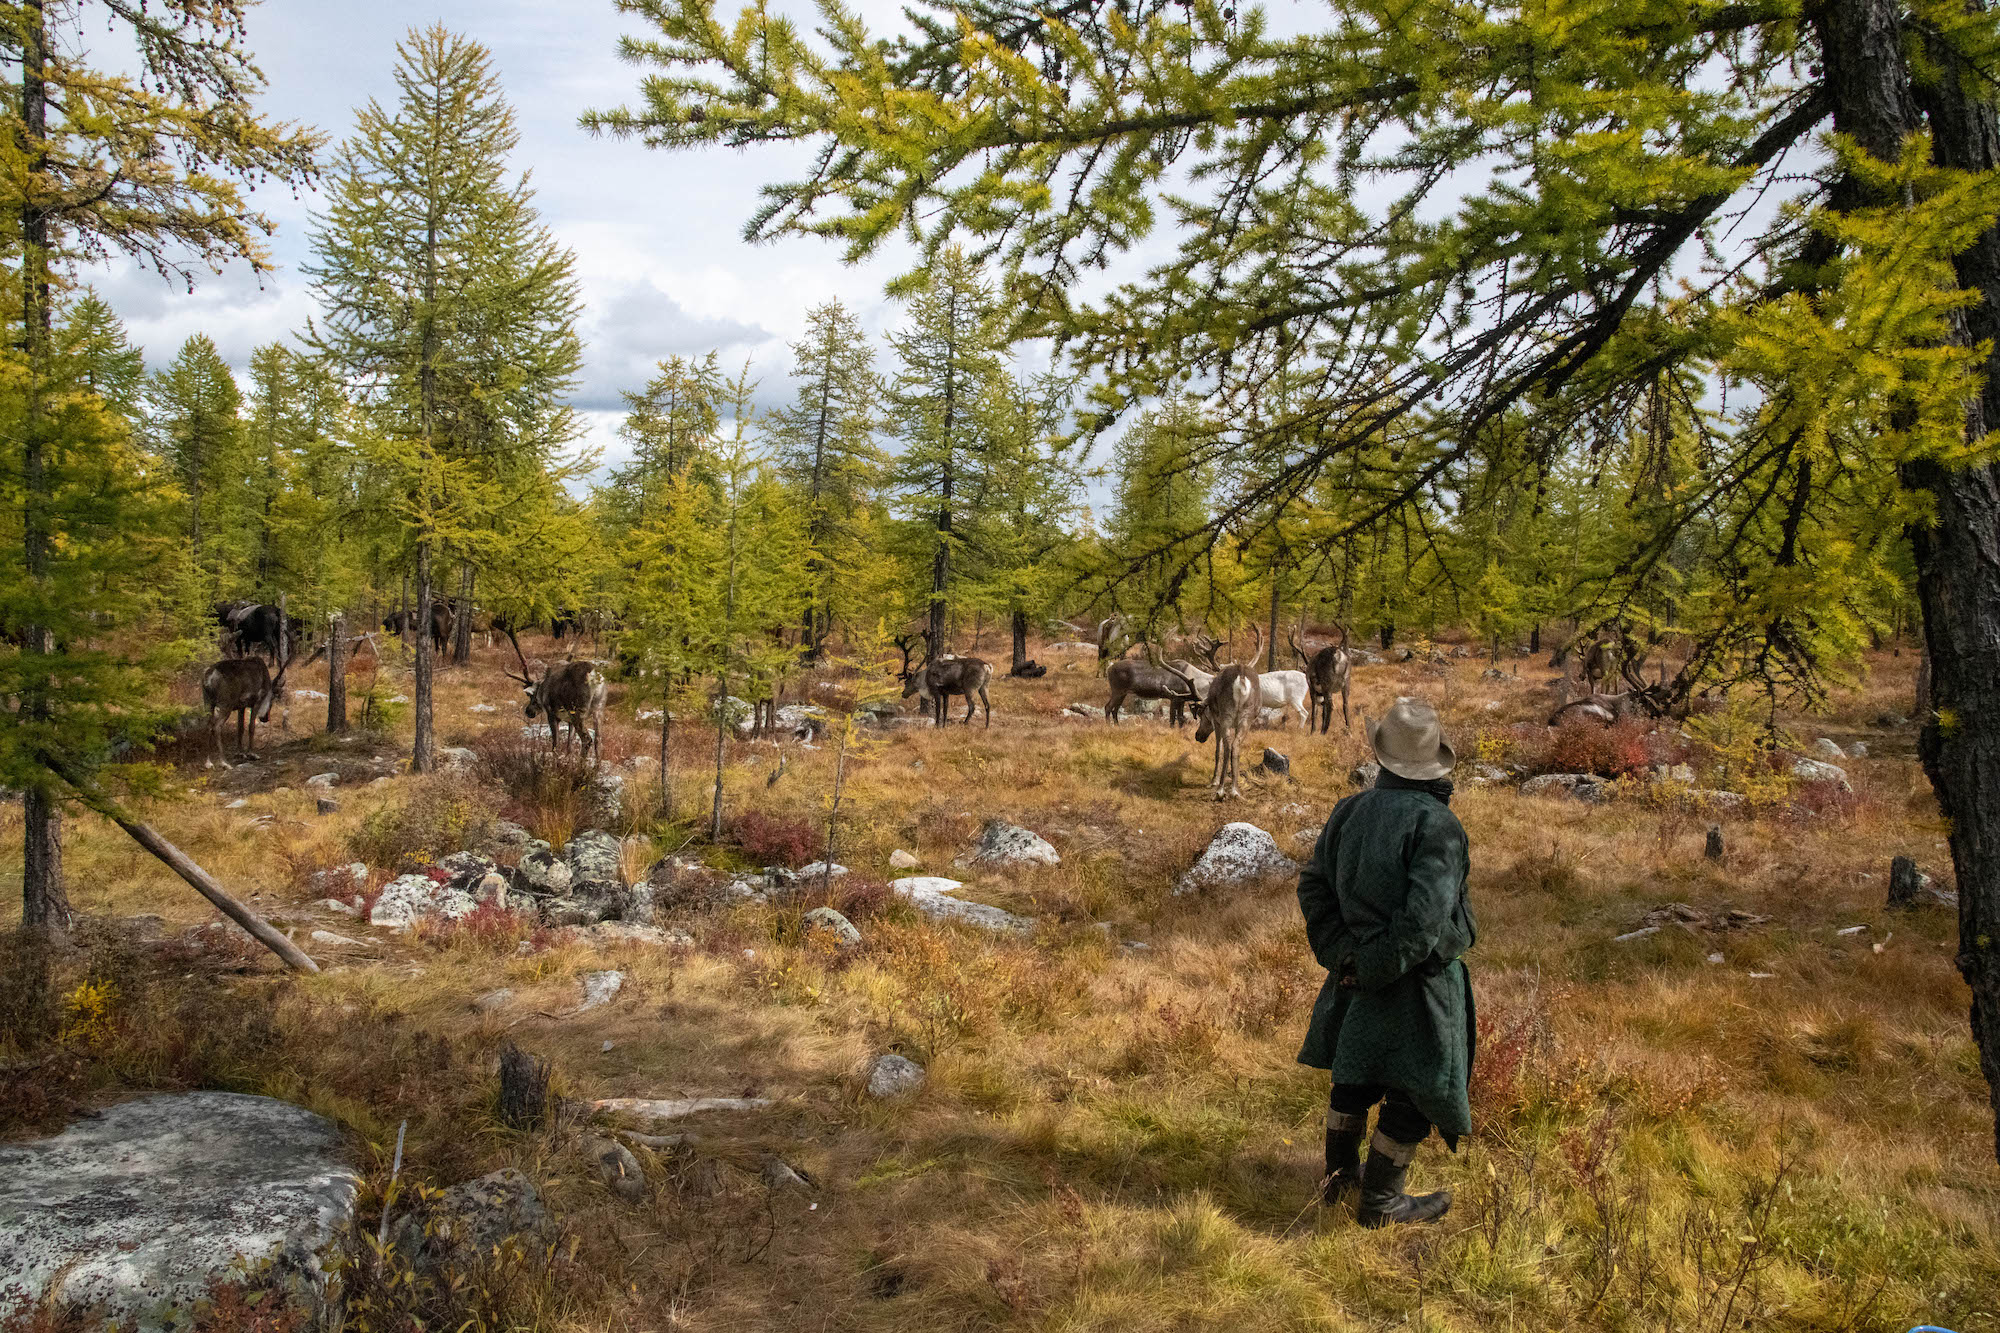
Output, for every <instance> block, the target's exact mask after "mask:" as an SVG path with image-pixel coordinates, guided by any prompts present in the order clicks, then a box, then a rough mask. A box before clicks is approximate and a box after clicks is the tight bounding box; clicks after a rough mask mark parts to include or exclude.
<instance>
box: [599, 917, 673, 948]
mask: <svg viewBox="0 0 2000 1333" xmlns="http://www.w3.org/2000/svg"><path fill="white" fill-rule="evenodd" d="M576 935H577V938H578V939H583V940H589V941H590V942H591V943H592V944H596V945H600V946H607V947H608V946H610V945H614V944H643V945H648V946H651V947H654V948H662V949H665V948H676V949H688V948H692V947H694V936H692V935H690V934H688V933H687V932H686V931H685V930H681V929H679V928H677V927H673V926H668V927H664V928H662V927H660V926H645V925H635V924H633V923H631V922H627V921H600V922H598V923H596V924H595V925H589V926H579V927H578V928H577V931H576Z"/></svg>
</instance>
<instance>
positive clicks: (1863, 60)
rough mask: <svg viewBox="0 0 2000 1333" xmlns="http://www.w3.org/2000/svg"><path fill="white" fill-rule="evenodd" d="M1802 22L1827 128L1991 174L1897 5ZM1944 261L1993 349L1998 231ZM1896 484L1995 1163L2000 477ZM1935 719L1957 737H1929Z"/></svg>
mask: <svg viewBox="0 0 2000 1333" xmlns="http://www.w3.org/2000/svg"><path fill="white" fill-rule="evenodd" d="M1812 21H1813V23H1814V24H1815V26H1816V27H1817V29H1818V32H1819V37H1820V50H1821V58H1822V60H1823V61H1824V64H1825V69H1826V74H1825V81H1826V88H1827V91H1828V94H1829V96H1830V98H1831V100H1832V104H1833V113H1834V128H1835V129H1836V130H1838V131H1840V132H1841V133H1842V134H1845V135H1848V136H1849V137H1851V138H1852V139H1853V141H1854V142H1855V144H1856V145H1857V146H1858V147H1859V148H1860V149H1861V150H1862V151H1864V152H1866V153H1868V154H1870V155H1871V156H1873V157H1876V158H1879V159H1881V160H1884V161H1894V160H1895V159H1896V157H1897V156H1898V154H1899V152H1900V150H1901V148H1902V145H1903V144H1904V143H1905V142H1906V141H1907V139H1908V138H1909V136H1910V135H1911V134H1913V133H1916V132H1918V131H1919V130H1922V129H1924V128H1925V124H1924V119H1925V114H1926V113H1927V116H1928V121H1929V125H1928V128H1929V131H1930V134H1931V148H1932V154H1933V156H1934V158H1935V159H1936V161H1937V162H1938V163H1939V164H1940V165H1942V166H1946V167H1954V168H1958V169H1960V170H1964V171H1968V172H1976V173H1984V172H1990V171H1991V170H1993V169H1994V167H1995V166H1996V165H2000V123H1996V120H1995V116H1994V111H1993V108H1992V107H1991V106H1990V105H1988V104H1987V103H1985V102H1983V101H1979V100H1977V99H1975V98H1974V97H1973V96H1971V95H1969V94H1968V92H1967V89H1969V88H1974V87H1983V85H1980V84H1978V83H1976V82H1975V81H1973V80H1970V79H1968V78H1967V71H1965V70H1963V69H1960V68H1958V66H1957V64H1956V62H1955V60H1954V59H1953V58H1952V57H1951V56H1950V55H1949V54H1948V53H1947V52H1944V51H1943V50H1941V49H1939V47H1938V46H1937V45H1936V44H1932V47H1931V50H1930V51H1929V52H1928V54H1929V55H1930V57H1931V59H1932V60H1933V61H1935V62H1936V65H1937V68H1936V71H1935V73H1934V74H1933V76H1932V77H1933V78H1934V79H1935V82H1934V83H1932V84H1929V85H1927V86H1921V87H1919V86H1916V85H1914V84H1913V83H1912V80H1911V74H1910V69H1909V65H1908V61H1907V59H1906V57H1905V48H1904V41H1905V38H1906V35H1907V34H1906V33H1905V32H1904V30H1903V26H1902V22H1901V13H1900V10H1899V9H1898V7H1897V6H1896V4H1895V3H1893V0H1832V3H1830V4H1828V5H1827V6H1826V7H1825V8H1824V9H1822V10H1819V11H1816V12H1815V13H1814V15H1813V19H1812ZM1919 103H1921V105H1919ZM1843 196H1845V197H1844V198H1843ZM1868 202H1872V201H1870V200H1868V199H1866V198H1865V197H1864V196H1863V192H1862V191H1861V189H1859V188H1858V187H1856V186H1852V185H1848V184H1847V183H1843V188H1841V189H1839V190H1837V191H1836V194H1835V198H1834V207H1847V206H1852V205H1853V204H1854V203H1862V204H1865V203H1868ZM1954 263H1955V266H1956V268H1957V272H1958V281H1959V285H1960V286H1961V287H1963V288H1964V289H1966V290H1967V291H1969V292H1972V293H1975V294H1976V295H1977V296H1979V297H1980V298H1981V299H1980V300H1977V301H1975V302H1974V303H1973V304H1972V305H1970V306H1969V307H1967V308H1966V309H1964V310H1962V311H1960V312H1957V313H1956V314H1955V316H1954V340H1955V341H1957V342H1959V343H1960V345H1962V346H1977V345H1978V344H1979V343H1980V341H1981V340H1988V345H1989V346H1994V345H1995V343H1994V342H1992V341H1991V340H1994V339H1995V338H1996V335H2000V232H1995V231H1993V230H1989V231H1988V232H1987V233H1986V234H1984V235H1983V236H1981V237H1980V238H1979V239H1978V240H1977V241H1975V242H1974V243H1973V245H1972V246H1971V247H1970V248H1969V249H1967V250H1966V251H1965V252H1964V253H1962V254H1960V255H1959V256H1957V258H1956V260H1955V261H1954ZM1996 369H2000V367H1996V366H1995V364H1994V361H1993V359H1992V358H1991V356H1990V355H1989V360H1988V364H1987V375H1986V382H1985V384H1984V385H1983V386H1982V389H1981V392H1980V394H1979V396H1978V397H1976V398H1974V399H1972V400H1970V401H1969V402H1968V403H1967V405H1966V423H1965V431H1966V436H1967V438H1969V439H1978V438H1981V437H1982V436H1984V435H1985V433H1986V432H1987V431H1988V430H1989V429H1991V427H1992V425H1993V424H1994V423H1996V422H2000V374H1997V373H1996ZM1902 479H1903V483H1904V485H1906V486H1907V487H1909V488H1910V489H1911V490H1913V491H1924V492H1929V494H1930V496H1931V499H1932V502H1933V505H1934V510H1933V513H1934V515H1935V520H1936V521H1935V523H1934V524H1932V525H1930V526H1924V527H1918V528H1915V529H1913V530H1912V531H1911V533H1910V538H1911V547H1912V551H1913V553H1914V555H1915V557H1916V567H1917V595H1918V600H1919V602H1920V603H1921V606H1922V609H1923V616H1924V640H1925V646H1926V648H1927V650H1928V652H1929V655H1930V661H1931V690H1932V695H1933V704H1934V706H1935V710H1936V711H1935V712H1934V713H1932V714H1929V715H1927V716H1926V718H1925V719H1924V722H1923V731H1922V734H1921V736H1920V738H1919V741H1918V753H1919V755H1920V757H1921V758H1922V760H1923V765H1924V771H1925V773H1926V774H1927V775H1928V776H1929V778H1930V780H1931V787H1932V789H1933V790H1934V791H1935V792H1936V793H1937V798H1938V804H1939V805H1940V806H1942V807H1943V810H1944V813H1945V816H1946V817H1947V818H1948V819H1949V820H1950V821H1951V835H1950V837H1951V856H1952V864H1953V867H1954V869H1955V870H1956V871H1957V875H1958V887H1959V897H1958V929H1959V951H1958V960H1957V961H1958V969H1959V972H1960V973H1961V974H1962V975H1963V976H1964V977H1965V980H1966V984H1967V985H1968V986H1970V987H1971V990H1972V1010H1971V1025H1972V1037H1973V1041H1974V1042H1975V1044H1976V1045H1977V1046H1978V1048H1979V1066H1980V1071H1981V1072H1982V1073H1983V1074H1984V1075H1985V1076H1986V1083H1987V1090H1988V1100H1989V1102H1990V1103H1991V1104H1992V1106H1993V1107H1994V1109H1995V1112H1996V1125H1995V1138H1994V1148H1995V1152H1996V1154H2000V474H1996V472H1995V471H1994V469H1993V468H1991V467H1972V468H1957V469H1954V468H1947V467H1945V466H1942V465H1940V464H1939V463H1937V462H1935V461H1932V460H1918V461H1914V462H1911V463H1906V464H1904V465H1903V467H1902ZM1941 716H1949V717H1952V718H1954V719H1956V725H1954V726H1951V727H1949V728H1947V727H1944V726H1941V725H1939V723H1938V720H1937V719H1938V718H1939V717H1941Z"/></svg>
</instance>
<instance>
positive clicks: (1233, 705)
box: [1167, 626, 1264, 801]
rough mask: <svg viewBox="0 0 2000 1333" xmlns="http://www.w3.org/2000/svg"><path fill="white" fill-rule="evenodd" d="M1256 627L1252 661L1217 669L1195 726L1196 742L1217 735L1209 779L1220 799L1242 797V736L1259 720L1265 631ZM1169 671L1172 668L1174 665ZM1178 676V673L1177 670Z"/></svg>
mask: <svg viewBox="0 0 2000 1333" xmlns="http://www.w3.org/2000/svg"><path fill="white" fill-rule="evenodd" d="M1253 628H1255V629H1256V630H1257V648H1256V651H1255V652H1252V653H1251V654H1250V661H1249V662H1231V663H1230V664H1229V665H1227V666H1225V667H1223V668H1222V670H1220V671H1218V672H1216V674H1215V679H1214V680H1212V681H1210V682H1209V684H1208V693H1207V695H1206V697H1205V698H1203V700H1202V704H1201V726H1200V727H1198V728H1196V729H1195V733H1194V738H1195V740H1196V742H1201V741H1205V740H1207V739H1208V738H1209V737H1210V736H1211V735H1213V736H1214V737H1215V772H1214V776H1213V777H1211V778H1210V780H1209V784H1208V785H1209V788H1210V790H1212V791H1213V792H1214V793H1215V799H1216V800H1218V801H1220V800H1223V799H1225V798H1227V797H1230V796H1241V795H1242V794H1243V789H1242V788H1241V787H1240V786H1239V785H1238V781H1237V779H1238V776H1239V772H1240V765H1239V763H1238V758H1239V756H1240V754H1241V752H1242V749H1243V738H1244V737H1245V736H1247V735H1249V734H1250V724H1251V723H1252V722H1254V721H1256V720H1257V711H1258V708H1259V707H1260V704H1261V696H1262V693H1263V690H1262V685H1261V682H1259V680H1258V678H1257V668H1256V666H1255V665H1253V664H1254V663H1255V662H1256V661H1257V659H1258V658H1259V657H1261V656H1262V655H1263V653H1264V630H1263V627H1262V626H1254V627H1253ZM1167 670H1169V671H1173V668H1172V667H1168V668H1167ZM1175 674H1176V675H1179V674H1180V673H1179V672H1175ZM1181 679H1182V680H1184V681H1187V685H1188V689H1189V690H1190V691H1192V690H1193V689H1194V682H1193V681H1191V680H1188V679H1187V677H1186V676H1181Z"/></svg>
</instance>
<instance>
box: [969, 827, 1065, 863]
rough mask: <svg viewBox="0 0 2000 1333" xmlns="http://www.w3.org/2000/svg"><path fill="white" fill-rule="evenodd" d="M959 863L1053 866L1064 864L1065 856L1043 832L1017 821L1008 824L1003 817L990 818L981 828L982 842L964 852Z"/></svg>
mask: <svg viewBox="0 0 2000 1333" xmlns="http://www.w3.org/2000/svg"><path fill="white" fill-rule="evenodd" d="M958 864H960V865H976V866H1027V865H1037V866H1053V865H1061V864H1062V857H1061V856H1059V855H1057V853H1056V849H1055V848H1054V847H1051V846H1050V845H1049V844H1048V843H1047V842H1046V841H1045V840H1044V839H1043V838H1042V836H1041V835H1040V834H1038V833H1032V832H1030V831H1029V830H1027V829H1024V828H1022V827H1020V826H1019V825H1017V824H1009V823H1008V822H1007V821H1006V820H1004V819H989V820H987V821H986V827H985V828H983V829H981V830H980V831H979V842H978V844H977V845H975V846H974V847H973V849H972V850H971V851H969V852H967V853H966V854H965V855H964V856H961V857H959V858H958Z"/></svg>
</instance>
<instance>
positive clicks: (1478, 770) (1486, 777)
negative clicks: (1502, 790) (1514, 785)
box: [1472, 764, 1508, 787]
mask: <svg viewBox="0 0 2000 1333" xmlns="http://www.w3.org/2000/svg"><path fill="white" fill-rule="evenodd" d="M1506 781H1508V773H1507V770H1506V769H1504V768H1501V767H1500V766H1499V765H1498V764H1474V765H1473V766H1472V785H1473V786H1475V787H1490V786H1494V785H1497V784H1499V783H1503V782H1506Z"/></svg>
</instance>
